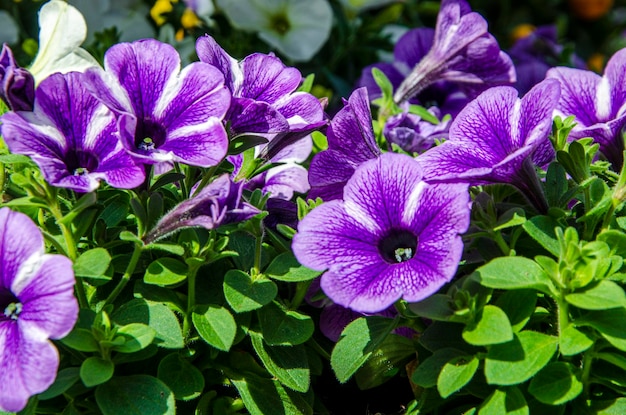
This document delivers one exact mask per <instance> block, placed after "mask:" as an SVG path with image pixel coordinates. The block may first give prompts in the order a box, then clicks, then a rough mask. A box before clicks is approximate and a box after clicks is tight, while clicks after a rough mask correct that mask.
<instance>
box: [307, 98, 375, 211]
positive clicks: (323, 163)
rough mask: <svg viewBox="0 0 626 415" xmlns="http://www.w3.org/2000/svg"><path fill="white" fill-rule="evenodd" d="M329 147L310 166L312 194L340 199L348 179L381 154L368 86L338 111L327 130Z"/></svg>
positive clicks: (313, 195)
mask: <svg viewBox="0 0 626 415" xmlns="http://www.w3.org/2000/svg"><path fill="white" fill-rule="evenodd" d="M327 138H328V149H327V150H324V151H322V152H319V153H317V154H316V155H315V156H314V157H313V160H311V165H310V167H309V183H310V184H311V190H310V191H309V197H310V198H311V199H315V198H317V197H321V198H322V199H323V200H325V201H329V200H333V199H339V198H341V194H342V191H343V187H344V186H345V184H346V182H347V181H348V179H349V178H350V177H351V176H352V174H353V173H354V170H355V169H356V168H357V167H358V166H359V165H360V164H361V163H363V162H365V161H367V160H370V159H373V158H376V157H378V156H380V154H381V151H380V148H378V145H377V144H376V139H375V138H374V131H373V129H372V113H371V110H370V106H369V100H368V97H367V89H365V88H359V89H356V90H355V91H354V92H353V93H352V95H350V98H348V101H344V107H343V108H342V109H341V110H339V112H337V114H336V115H335V117H334V118H333V119H332V121H331V122H330V126H329V127H328V131H327Z"/></svg>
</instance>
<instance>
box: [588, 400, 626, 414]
mask: <svg viewBox="0 0 626 415" xmlns="http://www.w3.org/2000/svg"><path fill="white" fill-rule="evenodd" d="M592 410H594V411H595V412H593V414H594V415H624V414H626V398H616V399H613V400H597V401H593V404H592Z"/></svg>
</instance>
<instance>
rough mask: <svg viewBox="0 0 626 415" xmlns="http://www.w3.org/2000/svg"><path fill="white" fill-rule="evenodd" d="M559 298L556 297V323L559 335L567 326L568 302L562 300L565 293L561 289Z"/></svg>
mask: <svg viewBox="0 0 626 415" xmlns="http://www.w3.org/2000/svg"><path fill="white" fill-rule="evenodd" d="M560 297H561V298H557V299H556V307H557V324H558V327H557V329H558V333H559V335H560V334H561V333H562V332H563V330H565V329H566V328H567V326H569V304H568V303H567V301H565V300H564V298H565V293H563V291H561V296H560Z"/></svg>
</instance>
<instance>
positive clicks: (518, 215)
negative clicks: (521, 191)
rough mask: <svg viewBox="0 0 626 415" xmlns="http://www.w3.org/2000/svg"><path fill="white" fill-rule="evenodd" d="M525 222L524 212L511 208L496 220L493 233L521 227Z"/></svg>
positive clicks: (520, 209)
mask: <svg viewBox="0 0 626 415" xmlns="http://www.w3.org/2000/svg"><path fill="white" fill-rule="evenodd" d="M525 222H526V212H524V209H522V208H512V209H509V210H507V211H506V212H504V213H503V214H502V216H500V217H499V218H498V223H497V224H496V226H495V227H494V228H493V230H494V231H500V230H502V229H506V228H511V227H513V226H518V225H523V224H524V223H525Z"/></svg>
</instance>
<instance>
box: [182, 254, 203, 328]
mask: <svg viewBox="0 0 626 415" xmlns="http://www.w3.org/2000/svg"><path fill="white" fill-rule="evenodd" d="M198 269H200V265H199V264H198V265H191V266H190V267H189V274H188V275H187V313H185V318H184V319H183V337H184V338H185V339H186V338H187V337H189V332H190V331H191V323H190V321H189V320H190V316H191V313H192V311H193V309H194V307H195V306H196V276H197V274H198Z"/></svg>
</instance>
